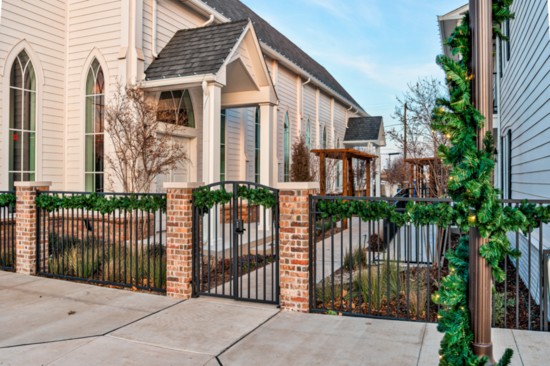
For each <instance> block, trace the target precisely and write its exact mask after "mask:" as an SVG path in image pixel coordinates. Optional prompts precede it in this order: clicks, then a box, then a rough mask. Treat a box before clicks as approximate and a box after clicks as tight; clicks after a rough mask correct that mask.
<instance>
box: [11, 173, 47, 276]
mask: <svg viewBox="0 0 550 366" xmlns="http://www.w3.org/2000/svg"><path fill="white" fill-rule="evenodd" d="M50 186H51V182H15V195H16V196H17V204H16V206H15V220H16V221H15V251H16V260H15V261H16V262H15V270H16V271H17V273H22V274H27V275H34V274H36V254H37V251H36V249H37V243H36V215H37V210H36V204H35V202H34V200H35V198H36V192H37V191H47V190H49V188H50ZM47 247H48V245H47V243H42V250H46V249H47Z"/></svg>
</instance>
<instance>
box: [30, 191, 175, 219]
mask: <svg viewBox="0 0 550 366" xmlns="http://www.w3.org/2000/svg"><path fill="white" fill-rule="evenodd" d="M35 202H36V206H37V207H39V208H41V209H43V210H46V211H48V212H52V211H55V210H58V209H85V210H89V211H97V212H99V213H101V214H102V215H105V214H110V213H113V212H114V211H116V210H125V211H132V210H140V211H148V212H154V211H158V210H162V211H163V212H166V197H165V196H157V195H155V196H142V197H138V196H135V195H130V196H118V197H108V198H107V197H105V196H102V195H98V194H96V193H91V194H86V195H73V196H57V195H50V194H40V195H38V197H36V199H35Z"/></svg>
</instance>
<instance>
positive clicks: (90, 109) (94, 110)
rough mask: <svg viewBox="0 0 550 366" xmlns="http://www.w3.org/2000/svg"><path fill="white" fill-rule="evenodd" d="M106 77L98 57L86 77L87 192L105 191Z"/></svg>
mask: <svg viewBox="0 0 550 366" xmlns="http://www.w3.org/2000/svg"><path fill="white" fill-rule="evenodd" d="M104 93H105V78H104V75H103V70H101V66H100V65H99V62H98V61H97V59H94V60H93V61H92V65H91V66H90V69H89V70H88V77H87V79H86V132H85V136H86V137H85V138H86V143H85V145H86V166H85V174H84V175H85V180H86V191H87V192H103V189H104V185H103V181H104V180H103V171H104V165H103V157H104V155H103V143H104V118H105V94H104Z"/></svg>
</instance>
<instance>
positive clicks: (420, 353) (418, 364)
mask: <svg viewBox="0 0 550 366" xmlns="http://www.w3.org/2000/svg"><path fill="white" fill-rule="evenodd" d="M427 330H428V324H424V331H423V332H422V340H421V341H420V350H419V351H418V358H417V359H416V366H420V356H421V355H422V349H423V348H424V339H425V338H426V331H427Z"/></svg>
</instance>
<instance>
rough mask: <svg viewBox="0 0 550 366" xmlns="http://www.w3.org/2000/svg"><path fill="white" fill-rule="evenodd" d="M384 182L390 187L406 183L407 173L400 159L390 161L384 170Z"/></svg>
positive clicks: (402, 160)
mask: <svg viewBox="0 0 550 366" xmlns="http://www.w3.org/2000/svg"><path fill="white" fill-rule="evenodd" d="M385 173H386V180H387V182H388V183H390V184H391V185H397V186H402V185H403V183H405V182H406V181H407V171H406V169H405V162H404V159H403V158H402V157H398V158H397V159H394V160H393V161H390V163H389V164H388V167H387V168H386V170H385Z"/></svg>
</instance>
